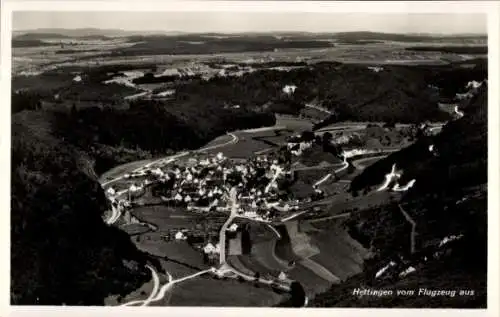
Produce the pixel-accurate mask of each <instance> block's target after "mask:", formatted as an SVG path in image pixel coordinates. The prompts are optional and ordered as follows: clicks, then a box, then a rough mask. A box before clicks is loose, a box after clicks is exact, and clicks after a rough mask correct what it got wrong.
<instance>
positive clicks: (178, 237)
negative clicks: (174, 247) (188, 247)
mask: <svg viewBox="0 0 500 317" xmlns="http://www.w3.org/2000/svg"><path fill="white" fill-rule="evenodd" d="M186 239H187V237H186V235H185V234H184V232H182V231H177V233H176V234H175V240H186Z"/></svg>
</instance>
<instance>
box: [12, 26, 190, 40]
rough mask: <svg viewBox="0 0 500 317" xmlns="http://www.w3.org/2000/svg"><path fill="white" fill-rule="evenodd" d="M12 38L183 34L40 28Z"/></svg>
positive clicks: (19, 32)
mask: <svg viewBox="0 0 500 317" xmlns="http://www.w3.org/2000/svg"><path fill="white" fill-rule="evenodd" d="M12 34H13V38H16V37H18V36H22V35H26V34H29V35H30V36H43V35H44V34H45V35H46V34H50V35H52V34H54V35H55V34H57V35H59V36H61V37H67V38H74V37H77V38H78V37H87V38H89V37H90V38H91V37H126V36H133V35H152V34H163V35H179V34H184V32H177V31H172V32H165V31H127V30H120V29H97V28H81V29H63V28H41V29H31V30H22V31H13V32H12Z"/></svg>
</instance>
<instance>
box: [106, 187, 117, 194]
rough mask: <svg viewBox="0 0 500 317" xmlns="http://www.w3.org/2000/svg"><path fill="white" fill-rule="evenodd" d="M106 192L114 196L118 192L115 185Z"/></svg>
mask: <svg viewBox="0 0 500 317" xmlns="http://www.w3.org/2000/svg"><path fill="white" fill-rule="evenodd" d="M106 193H107V194H108V195H110V196H113V195H114V194H116V191H115V189H114V188H113V187H110V188H108V189H107V190H106Z"/></svg>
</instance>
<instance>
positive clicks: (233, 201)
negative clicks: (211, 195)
mask: <svg viewBox="0 0 500 317" xmlns="http://www.w3.org/2000/svg"><path fill="white" fill-rule="evenodd" d="M229 204H230V205H231V209H230V210H231V213H230V214H229V217H228V218H227V220H226V222H224V224H223V225H222V228H221V229H220V232H219V247H220V256H219V263H220V264H221V265H223V264H225V263H226V230H227V228H228V227H229V225H230V224H231V222H232V221H233V219H234V218H235V217H236V214H237V212H238V204H237V198H236V187H233V188H231V190H230V192H229Z"/></svg>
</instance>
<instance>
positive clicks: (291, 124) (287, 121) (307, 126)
mask: <svg viewBox="0 0 500 317" xmlns="http://www.w3.org/2000/svg"><path fill="white" fill-rule="evenodd" d="M276 125H282V126H285V127H287V128H288V129H291V130H293V131H296V132H300V131H305V130H312V127H313V123H312V122H311V121H310V120H308V119H301V118H297V117H292V116H284V115H276Z"/></svg>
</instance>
